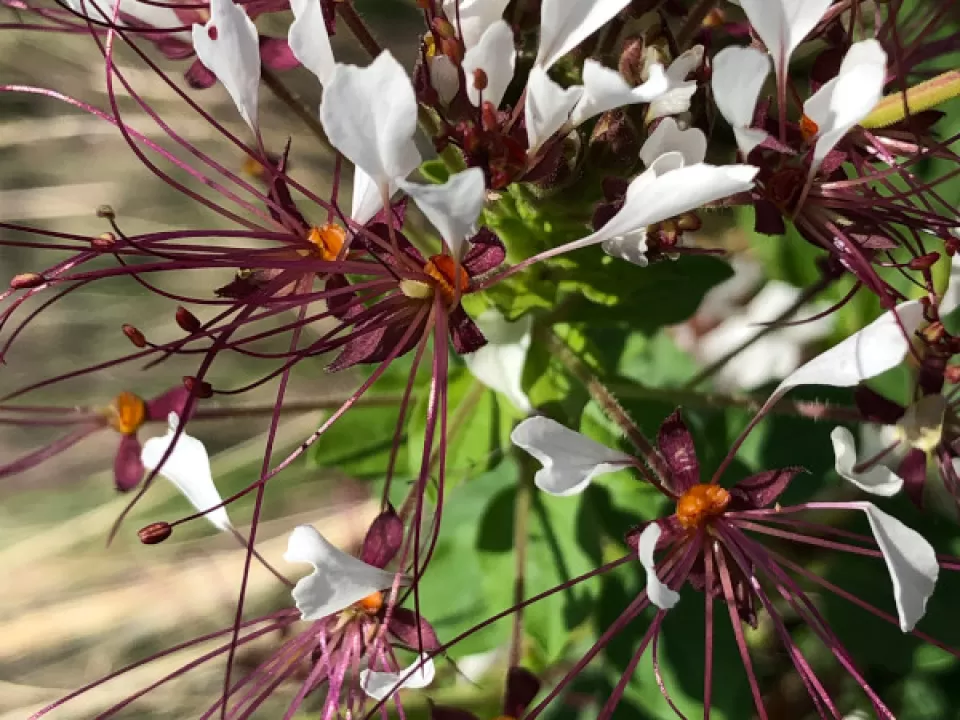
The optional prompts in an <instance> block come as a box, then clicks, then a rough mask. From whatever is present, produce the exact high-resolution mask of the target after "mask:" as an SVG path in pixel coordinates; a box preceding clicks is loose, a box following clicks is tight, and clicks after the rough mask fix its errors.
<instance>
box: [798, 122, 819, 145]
mask: <svg viewBox="0 0 960 720" xmlns="http://www.w3.org/2000/svg"><path fill="white" fill-rule="evenodd" d="M818 132H820V126H819V125H817V124H816V123H815V122H814V121H813V120H811V119H810V118H809V117H808V116H807V115H804V116H803V117H802V118H800V134H801V135H802V136H803V139H804V140H805V141H806V142H810V141H811V140H812V139H813V138H815V137H816V136H817V133H818Z"/></svg>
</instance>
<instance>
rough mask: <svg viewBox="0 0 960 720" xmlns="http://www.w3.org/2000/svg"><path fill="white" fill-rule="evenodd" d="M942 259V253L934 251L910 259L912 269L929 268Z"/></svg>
mask: <svg viewBox="0 0 960 720" xmlns="http://www.w3.org/2000/svg"><path fill="white" fill-rule="evenodd" d="M939 259H940V253H937V252H932V253H927V254H926V255H921V256H920V257H918V258H913V259H912V260H911V261H910V269H911V270H929V269H930V268H931V267H932V266H933V264H934V263H935V262H937V260H939Z"/></svg>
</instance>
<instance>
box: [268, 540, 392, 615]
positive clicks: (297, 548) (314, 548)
mask: <svg viewBox="0 0 960 720" xmlns="http://www.w3.org/2000/svg"><path fill="white" fill-rule="evenodd" d="M283 559H284V560H286V561H287V562H291V563H309V564H311V565H313V568H314V572H313V573H312V574H311V575H308V576H307V577H305V578H302V579H301V580H300V581H299V582H298V583H297V585H296V587H294V589H293V600H294V602H295V603H296V605H297V610H299V611H300V614H301V616H302V618H303V619H304V620H319V619H320V618H324V617H327V616H329V615H333V614H334V613H337V612H340V611H341V610H343V609H344V608H348V607H350V606H351V605H353V604H354V603H355V602H359V601H360V600H363V599H364V598H365V597H367V596H368V595H372V594H373V593H375V592H379V591H381V590H385V589H387V588H389V587H391V586H392V585H393V583H394V579H395V578H396V574H395V573H392V572H387V571H386V570H381V569H380V568H376V567H373V566H372V565H367V563H365V562H363V561H362V560H358V559H357V558H355V557H353V555H348V554H347V553H345V552H343V551H342V550H339V549H338V548H336V547H334V546H333V545H331V544H330V543H329V542H328V541H327V539H326V538H325V537H323V535H321V534H320V533H319V532H317V530H316V529H315V528H313V527H311V526H310V525H298V526H297V527H296V528H294V531H293V532H292V533H291V534H290V540H289V541H288V543H287V552H286V553H285V554H284V556H283ZM401 584H403V585H408V584H409V581H408V580H406V579H405V578H403V579H401Z"/></svg>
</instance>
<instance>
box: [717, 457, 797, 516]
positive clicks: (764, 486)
mask: <svg viewBox="0 0 960 720" xmlns="http://www.w3.org/2000/svg"><path fill="white" fill-rule="evenodd" d="M802 472H806V470H805V469H804V468H801V467H789V468H782V469H780V470H767V471H765V472H762V473H757V474H756V475H751V476H750V477H748V478H745V479H743V480H741V481H740V482H738V483H737V484H736V485H734V486H733V487H732V488H730V499H731V502H730V505H731V509H735V510H748V509H749V510H756V509H759V508H764V507H767V506H768V505H770V504H771V503H773V502H775V501H776V499H777V498H778V497H780V495H782V494H783V491H784V490H786V489H787V486H788V485H789V484H790V481H791V480H793V478H794V477H796V476H797V474H798V473H802Z"/></svg>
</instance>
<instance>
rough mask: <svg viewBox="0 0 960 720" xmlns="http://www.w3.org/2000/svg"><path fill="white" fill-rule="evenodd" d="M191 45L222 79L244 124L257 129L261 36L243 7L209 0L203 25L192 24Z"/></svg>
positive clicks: (207, 66) (219, 78) (206, 64)
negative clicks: (205, 21)
mask: <svg viewBox="0 0 960 720" xmlns="http://www.w3.org/2000/svg"><path fill="white" fill-rule="evenodd" d="M193 47H194V49H195V50H196V51H197V57H198V58H200V62H202V63H203V64H204V66H205V67H206V68H207V70H209V71H210V72H212V73H213V74H214V75H216V76H217V79H218V80H219V81H220V82H221V83H223V86H224V87H225V88H226V89H227V92H228V93H229V94H230V97H231V98H232V99H233V102H234V104H235V105H236V106H237V110H239V111H240V115H241V117H243V119H244V120H245V121H246V123H247V125H249V126H250V128H251V129H252V130H253V131H254V132H256V130H257V112H258V99H259V92H260V39H259V36H258V35H257V28H256V26H255V25H254V24H253V21H252V20H251V19H250V18H249V17H248V16H247V13H246V11H245V10H244V9H243V8H241V7H239V6H238V5H236V4H234V3H233V2H232V0H211V2H210V19H209V20H208V21H207V24H206V25H194V26H193Z"/></svg>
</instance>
